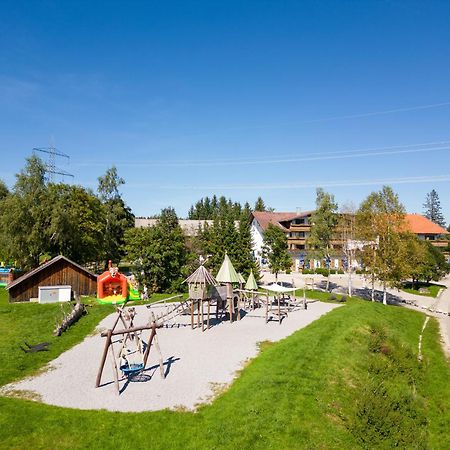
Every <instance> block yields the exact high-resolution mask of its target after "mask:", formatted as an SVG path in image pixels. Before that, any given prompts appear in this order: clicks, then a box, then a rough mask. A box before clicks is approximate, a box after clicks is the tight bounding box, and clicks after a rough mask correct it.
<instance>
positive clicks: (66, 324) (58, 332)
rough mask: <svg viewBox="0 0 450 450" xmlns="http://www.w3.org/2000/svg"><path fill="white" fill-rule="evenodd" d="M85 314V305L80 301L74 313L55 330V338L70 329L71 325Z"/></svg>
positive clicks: (65, 318) (74, 308) (66, 317)
mask: <svg viewBox="0 0 450 450" xmlns="http://www.w3.org/2000/svg"><path fill="white" fill-rule="evenodd" d="M84 312H85V308H84V305H83V303H80V301H78V302H77V303H76V304H75V306H74V307H73V309H72V311H71V312H70V313H69V314H67V315H66V316H65V317H64V319H63V321H62V322H61V324H60V325H58V326H57V327H56V328H55V331H53V334H54V335H55V336H61V333H62V332H63V331H66V330H67V328H69V327H70V325H72V324H74V323H75V322H76V321H77V320H78V319H79V318H80V317H81V316H82V315H83V314H84Z"/></svg>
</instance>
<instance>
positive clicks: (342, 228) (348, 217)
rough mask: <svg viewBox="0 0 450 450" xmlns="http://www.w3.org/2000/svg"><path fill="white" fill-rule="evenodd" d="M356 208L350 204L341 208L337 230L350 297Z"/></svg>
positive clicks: (354, 252) (354, 262)
mask: <svg viewBox="0 0 450 450" xmlns="http://www.w3.org/2000/svg"><path fill="white" fill-rule="evenodd" d="M355 213H356V208H355V207H354V206H353V205H352V204H346V205H344V206H343V207H342V208H341V211H340V214H339V219H338V225H337V229H338V230H339V233H340V235H341V240H342V253H343V255H344V257H345V259H346V261H347V268H346V271H347V275H348V285H347V292H348V295H349V296H350V297H351V296H352V294H353V292H352V289H353V287H352V275H353V271H354V269H355V266H356V258H357V244H356V218H355Z"/></svg>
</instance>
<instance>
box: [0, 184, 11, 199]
mask: <svg viewBox="0 0 450 450" xmlns="http://www.w3.org/2000/svg"><path fill="white" fill-rule="evenodd" d="M8 194H9V189H8V186H6V184H5V183H4V182H3V180H0V200H3V199H4V198H5V197H6V196H7V195H8Z"/></svg>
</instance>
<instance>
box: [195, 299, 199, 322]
mask: <svg viewBox="0 0 450 450" xmlns="http://www.w3.org/2000/svg"><path fill="white" fill-rule="evenodd" d="M195 302H196V303H197V328H199V327H200V300H196V301H195Z"/></svg>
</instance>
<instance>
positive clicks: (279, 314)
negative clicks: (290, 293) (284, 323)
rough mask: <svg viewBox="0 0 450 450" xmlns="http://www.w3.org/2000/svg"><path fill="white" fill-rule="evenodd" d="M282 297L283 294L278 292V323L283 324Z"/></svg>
mask: <svg viewBox="0 0 450 450" xmlns="http://www.w3.org/2000/svg"><path fill="white" fill-rule="evenodd" d="M280 297H281V294H278V295H277V299H278V323H279V324H281V308H280Z"/></svg>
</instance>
